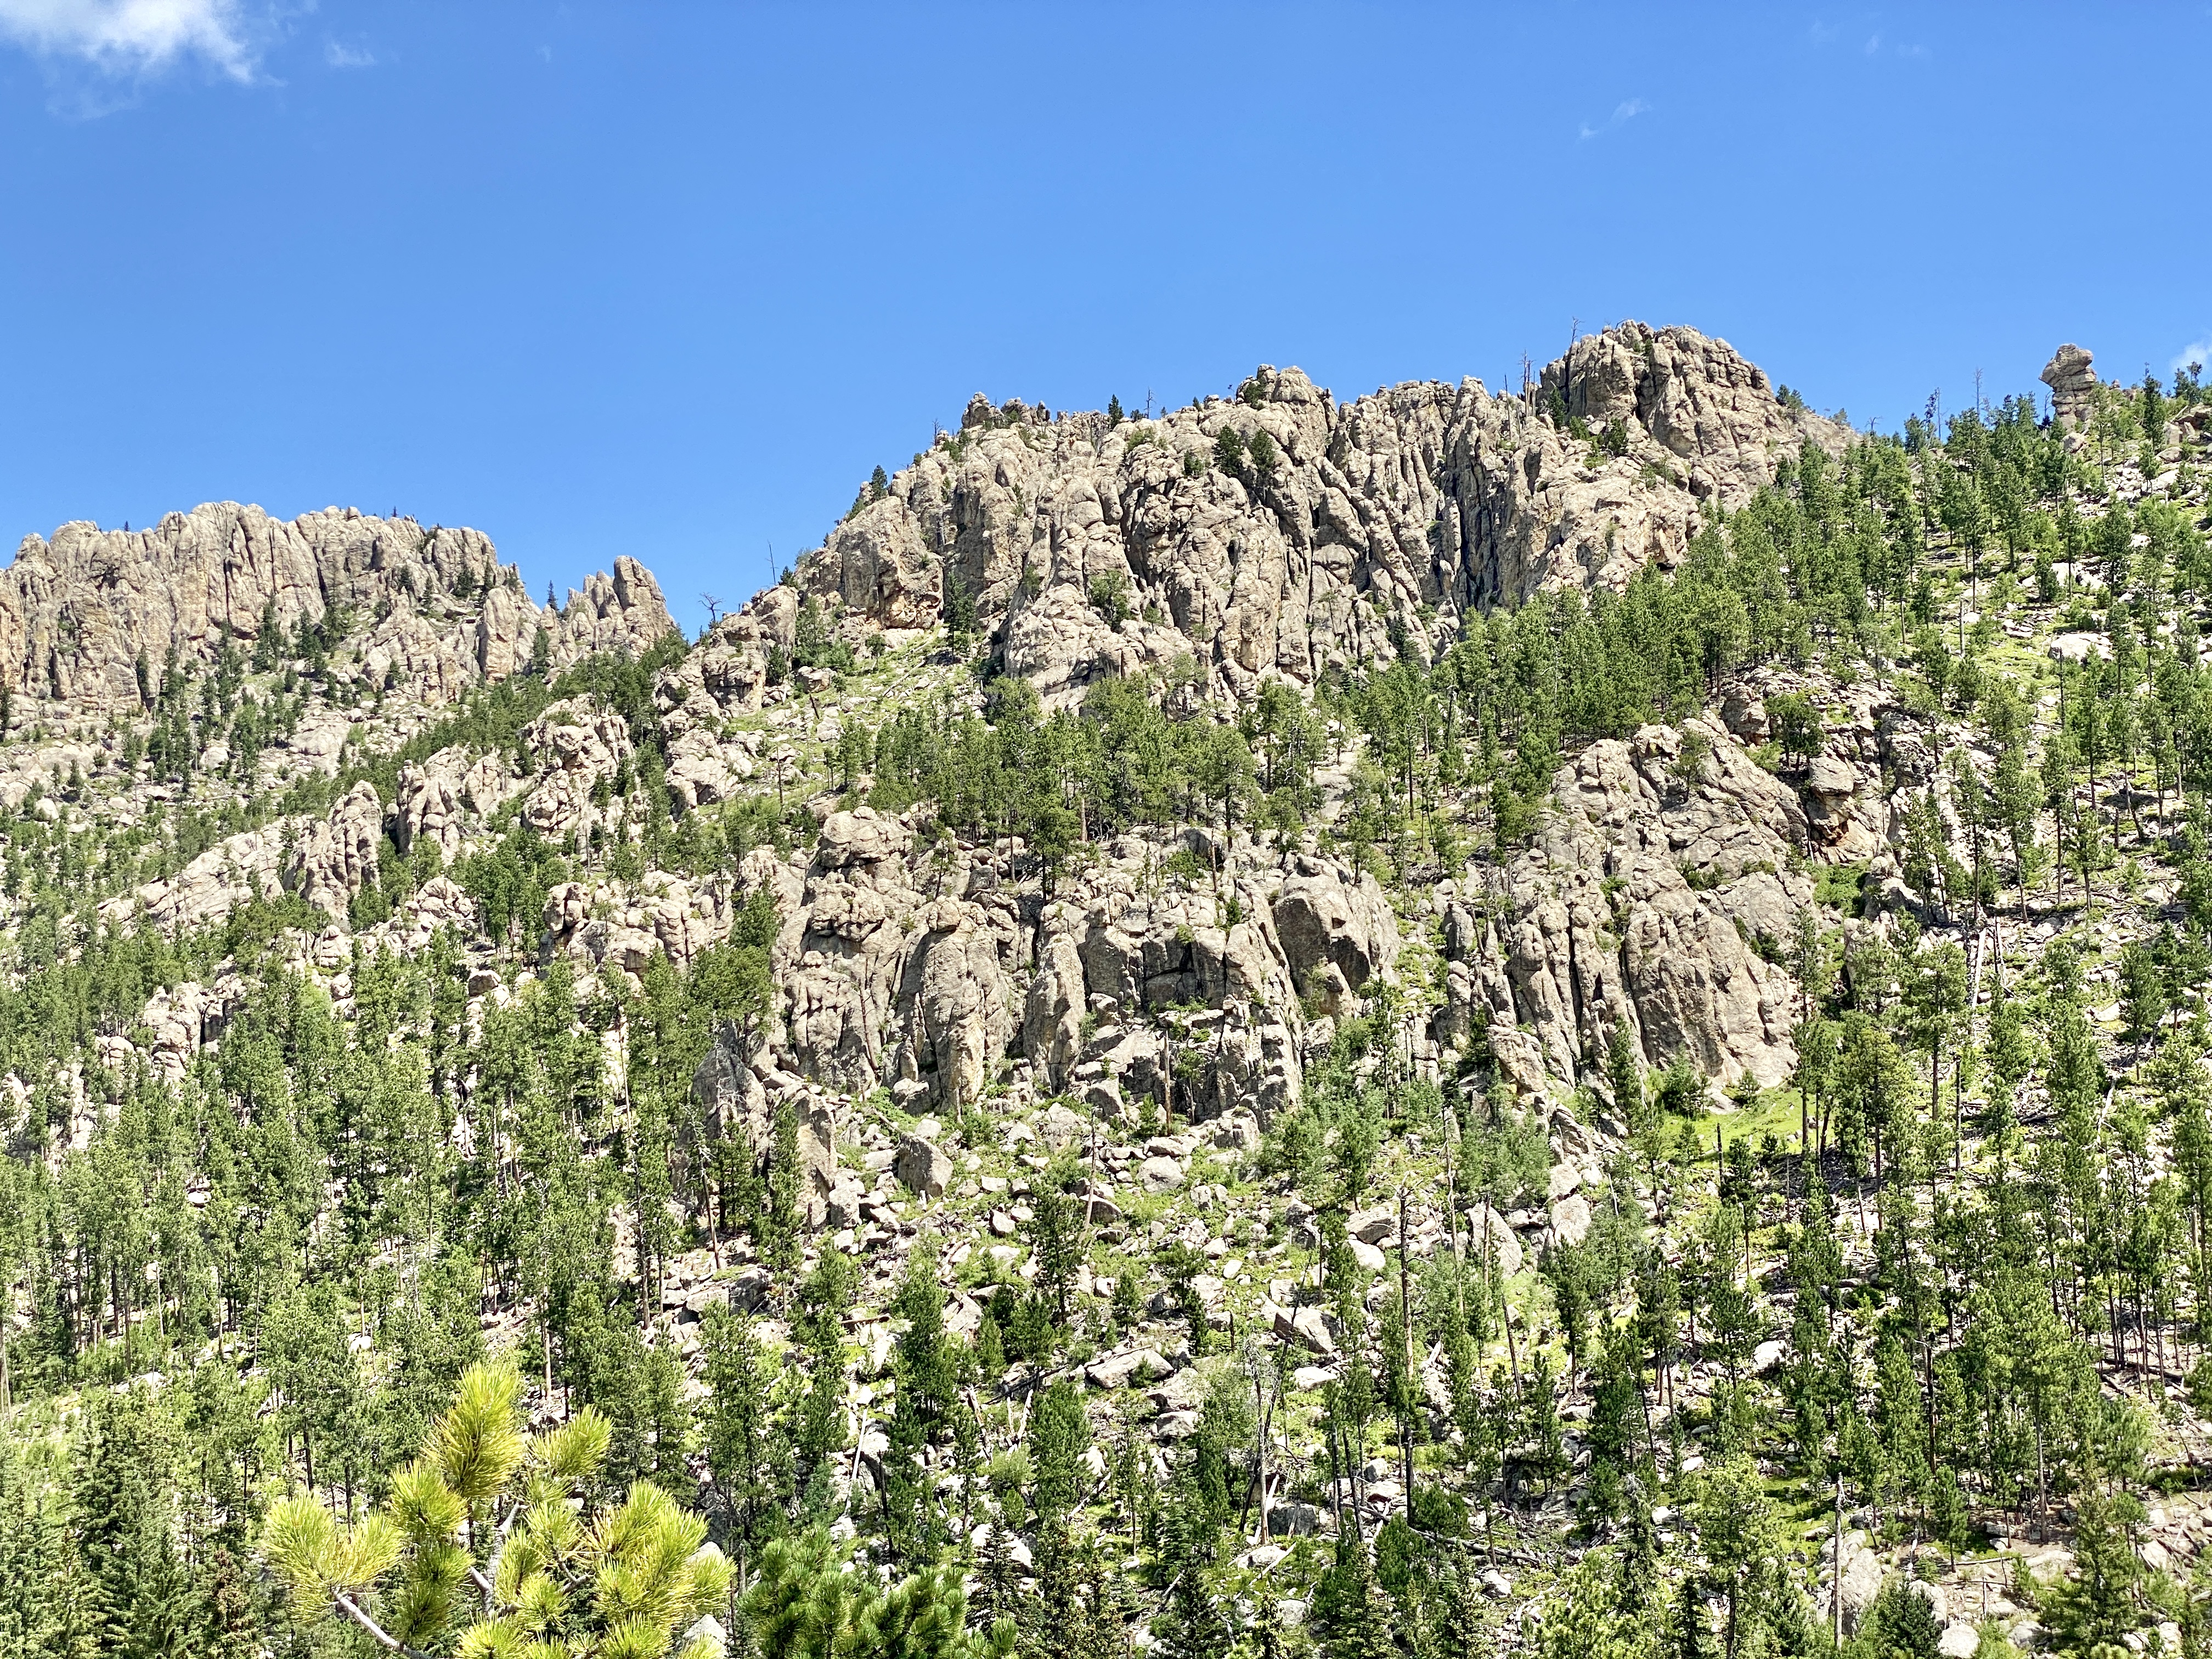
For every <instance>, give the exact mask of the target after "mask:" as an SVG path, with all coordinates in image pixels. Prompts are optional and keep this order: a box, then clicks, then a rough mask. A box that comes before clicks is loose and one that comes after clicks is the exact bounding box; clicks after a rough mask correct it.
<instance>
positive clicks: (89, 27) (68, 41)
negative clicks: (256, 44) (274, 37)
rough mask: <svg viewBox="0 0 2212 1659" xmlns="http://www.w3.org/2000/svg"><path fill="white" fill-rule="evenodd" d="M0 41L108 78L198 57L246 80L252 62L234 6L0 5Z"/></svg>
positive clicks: (77, 1)
mask: <svg viewBox="0 0 2212 1659" xmlns="http://www.w3.org/2000/svg"><path fill="white" fill-rule="evenodd" d="M0 40H9V41H13V42H14V43H15V45H17V46H22V47H25V48H27V50H29V51H31V52H36V53H38V54H39V55H40V56H41V57H46V58H75V59H79V60H82V62H85V63H88V64H91V65H93V66H94V68H95V69H97V70H100V71H101V72H102V73H103V74H107V75H115V76H144V75H150V74H154V73H157V72H158V71H160V70H165V69H167V68H169V67H170V66H171V65H173V64H176V63H179V61H181V60H184V59H185V58H197V59H198V60H200V61H201V62H203V63H204V64H208V65H209V66H210V68H212V69H214V70H217V71H218V72H219V73H221V74H223V75H226V76H229V77H230V78H231V79H232V80H234V81H251V80H252V78H253V75H254V69H255V65H256V63H257V57H256V53H255V52H254V48H253V44H252V39H251V32H250V30H249V29H248V27H247V22H246V17H245V15H244V14H243V9H242V8H241V6H240V4H239V0H0Z"/></svg>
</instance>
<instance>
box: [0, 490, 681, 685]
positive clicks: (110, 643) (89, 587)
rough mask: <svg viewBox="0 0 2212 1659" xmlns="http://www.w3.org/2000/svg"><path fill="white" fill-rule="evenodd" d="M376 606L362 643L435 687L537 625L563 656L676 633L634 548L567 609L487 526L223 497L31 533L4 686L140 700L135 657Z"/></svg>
mask: <svg viewBox="0 0 2212 1659" xmlns="http://www.w3.org/2000/svg"><path fill="white" fill-rule="evenodd" d="M340 605H342V606H344V607H346V608H347V609H348V610H349V611H350V612H352V613H353V614H354V615H355V616H356V617H357V618H359V619H362V620H364V621H368V620H369V619H371V618H372V617H373V619H374V620H373V622H372V623H371V626H370V628H369V632H368V637H367V639H366V640H365V641H363V646H364V652H365V656H366V657H367V658H372V659H374V661H373V664H372V666H373V667H374V670H375V671H377V672H378V674H379V675H381V674H382V673H383V671H386V669H389V668H392V667H396V668H398V671H399V672H400V673H401V675H402V676H403V677H404V678H406V679H407V680H408V682H409V684H410V686H412V687H416V688H419V690H420V692H421V694H422V696H423V697H424V698H425V700H426V701H434V702H443V701H448V700H450V699H451V698H453V697H454V696H458V695H459V693H460V691H461V690H464V689H465V687H466V686H467V685H469V684H472V683H474V682H475V681H477V680H478V679H480V678H482V679H498V678H503V677H505V676H506V675H507V674H510V673H512V672H513V671H514V670H515V669H516V668H517V667H519V666H521V665H525V664H526V663H527V662H528V661H529V660H530V654H531V650H532V645H533V644H534V642H535V641H536V637H537V633H538V629H539V628H541V627H542V628H544V629H546V631H547V635H548V636H549V644H550V647H551V650H552V653H553V659H554V660H555V662H556V664H558V663H566V662H568V661H571V660H574V659H576V658H578V657H581V656H584V655H587V654H589V653H591V652H592V651H596V650H603V649H608V648H612V647H617V646H625V645H626V646H629V647H632V648H635V649H642V648H643V647H645V646H647V645H648V644H650V643H651V642H652V641H653V640H655V639H658V638H659V637H660V636H661V635H664V634H666V633H667V632H669V631H670V630H671V629H672V628H673V627H674V626H675V624H674V623H672V622H671V621H670V619H669V616H668V611H667V608H666V606H665V605H664V604H663V603H662V601H661V596H660V590H659V586H656V585H655V583H654V582H653V577H652V576H651V574H649V573H647V570H646V569H645V568H644V567H643V566H642V565H641V564H639V563H638V562H636V561H635V559H631V558H628V557H623V558H620V559H617V561H616V568H615V574H614V575H613V576H612V577H611V578H610V577H608V576H606V575H604V574H594V575H593V576H592V577H591V578H590V579H589V580H587V581H586V584H585V586H584V589H583V591H582V592H580V593H572V594H571V595H570V596H569V603H568V605H567V606H566V607H565V608H563V609H562V610H558V611H556V610H555V609H552V608H550V607H549V608H546V609H544V610H541V609H540V608H539V607H538V606H537V605H534V604H532V602H531V600H530V599H529V597H528V595H527V594H526V593H524V592H522V589H521V586H520V578H519V577H518V576H517V574H516V573H515V571H514V569H513V567H512V566H508V565H502V564H501V563H500V562H499V557H498V555H497V553H496V552H495V550H494V549H493V547H492V544H491V541H490V538H488V537H486V536H485V535H483V533H482V532H479V531H474V530H453V529H447V528H446V527H444V526H433V527H431V528H429V529H427V530H426V529H424V528H423V527H422V526H420V525H418V524H416V522H415V521H414V520H411V519H376V518H370V517H368V516H367V515H365V514H363V513H360V512H358V511H356V510H355V509H354V508H351V507H348V508H345V509H343V510H340V509H338V508H335V507H333V508H331V509H329V510H327V511H325V512H321V513H304V514H302V515H301V517H299V518H297V519H294V520H290V521H289V522H287V521H285V520H279V519H272V518H270V516H269V515H268V514H267V513H264V512H263V511H262V510H261V509H260V508H259V507H241V506H240V505H239V504H238V503H236V502H234V501H220V502H210V503H208V504H205V505H203V506H200V507H195V508H193V509H192V510H191V512H190V513H170V514H168V515H167V517H165V518H164V519H163V520H161V523H159V524H158V525H155V526H154V527H153V528H152V529H150V530H142V531H116V530H101V529H100V528H99V527H98V526H94V525H90V524H85V523H82V522H79V523H72V524H66V525H64V526H62V527H61V528H60V529H59V530H58V531H56V532H54V534H53V536H52V538H46V537H41V536H27V537H25V538H24V539H23V541H22V543H21V545H20V546H18V547H17V548H16V550H15V562H14V563H13V564H11V565H10V566H9V568H7V569H6V570H5V571H0V684H5V685H7V686H8V687H9V690H11V691H14V692H18V693H21V694H24V695H27V696H34V697H40V698H46V699H51V700H52V701H54V702H61V703H64V704H67V705H69V706H70V707H71V708H75V709H79V710H99V711H101V712H116V711H120V710H136V709H137V708H138V707H139V705H140V702H141V701H142V698H141V688H140V684H139V679H138V666H137V665H138V661H139V659H140V658H141V657H142V656H143V658H144V659H145V660H146V662H147V664H148V665H149V668H150V669H151V670H152V671H153V672H154V673H155V675H158V674H159V672H160V671H161V665H162V664H163V663H164V662H165V661H166V660H167V657H168V655H169V653H171V652H174V653H176V656H177V659H178V660H179V662H180V663H182V664H185V665H190V666H201V665H206V664H209V663H211V662H213V661H214V660H215V659H216V658H217V657H218V656H219V655H220V654H221V653H222V648H223V646H224V645H225V643H226V642H228V643H229V644H230V645H232V646H234V647H237V648H240V649H246V648H249V647H251V644H252V641H253V640H254V638H255V636H256V635H257V634H258V631H259V630H260V629H261V627H262V625H263V622H264V618H272V619H273V620H274V622H275V623H276V626H277V627H279V628H280V629H283V630H284V634H285V636H286V637H287V639H289V638H290V637H292V635H294V633H295V630H296V629H297V628H298V626H299V624H300V623H301V622H302V621H303V620H304V621H307V622H311V623H313V622H319V621H320V620H321V619H322V618H323V617H325V615H326V614H327V613H328V612H329V611H331V608H332V607H333V606H340Z"/></svg>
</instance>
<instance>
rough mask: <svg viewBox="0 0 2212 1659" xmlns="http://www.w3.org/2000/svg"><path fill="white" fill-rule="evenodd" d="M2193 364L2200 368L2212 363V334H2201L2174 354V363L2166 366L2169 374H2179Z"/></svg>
mask: <svg viewBox="0 0 2212 1659" xmlns="http://www.w3.org/2000/svg"><path fill="white" fill-rule="evenodd" d="M2191 363H2196V364H2197V365H2199V366H2200V367H2201V366H2202V365H2203V364H2205V363H2212V334H2200V335H2198V336H2197V337H2196V338H2195V339H2194V340H2192V341H2191V342H2190V343H2188V344H2187V345H2185V346H2184V347H2182V348H2181V349H2180V350H2179V351H2177V352H2175V353H2174V354H2173V361H2172V362H2170V363H2168V364H2167V365H2166V373H2167V374H2175V373H2178V372H2179V371H2180V370H2182V369H2185V368H2188V367H2189V366H2190V364H2191Z"/></svg>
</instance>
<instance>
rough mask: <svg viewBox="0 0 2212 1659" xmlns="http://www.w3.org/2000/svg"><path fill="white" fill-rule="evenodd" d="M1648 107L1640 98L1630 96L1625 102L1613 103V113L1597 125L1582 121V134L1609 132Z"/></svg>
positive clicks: (1589, 135) (1593, 134) (1589, 136)
mask: <svg viewBox="0 0 2212 1659" xmlns="http://www.w3.org/2000/svg"><path fill="white" fill-rule="evenodd" d="M1650 107H1651V106H1650V105H1649V104H1647V103H1645V102H1644V100H1642V99H1641V98H1631V99H1629V100H1627V101H1626V102H1625V103H1619V104H1615V105H1614V106H1613V113H1612V114H1611V115H1609V116H1607V118H1605V119H1604V120H1603V121H1601V122H1600V123H1599V124H1598V125H1595V126H1592V125H1589V123H1588V122H1584V123H1583V133H1582V136H1583V137H1585V138H1595V137H1600V136H1601V134H1604V133H1608V132H1611V131H1613V129H1614V128H1615V127H1618V126H1624V125H1626V124H1627V123H1629V122H1631V121H1633V120H1634V119H1635V118H1637V117H1638V116H1639V115H1641V114H1643V113H1644V112H1645V111H1646V110H1648V109H1650Z"/></svg>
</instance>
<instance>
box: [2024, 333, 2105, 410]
mask: <svg viewBox="0 0 2212 1659" xmlns="http://www.w3.org/2000/svg"><path fill="white" fill-rule="evenodd" d="M2095 361H2096V358H2095V356H2094V355H2093V353H2091V352H2089V351H2087V350H2086V349H2083V348H2082V347H2081V346H2077V345H2075V344H2074V343H2072V342H2071V341H2069V342H2068V343H2066V344H2064V345H2063V346H2061V347H2059V348H2058V349H2057V351H2055V352H2053V353H2052V354H2051V361H2050V362H2047V363H2045V365H2044V366H2043V372H2042V373H2041V374H2039V375H2038V376H2036V378H2037V379H2038V380H2041V381H2042V382H2043V383H2044V385H2045V386H2049V387H2050V388H2051V424H2052V425H2054V426H2056V427H2057V428H2058V429H2059V430H2060V431H2062V432H2071V431H2074V430H2075V429H2077V428H2081V427H2085V426H2087V425H2088V423H2089V418H2090V416H2093V415H2094V414H2095V413H2096V412H2097V371H2096V370H2095V369H2094V368H2091V367H2090V365H2091V364H2092V363H2093V362H2095Z"/></svg>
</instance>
